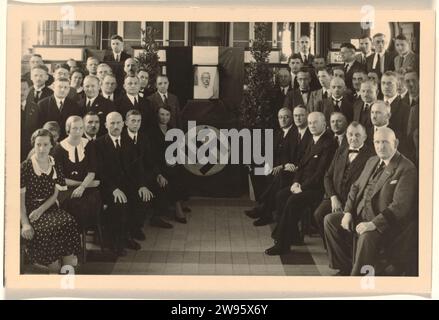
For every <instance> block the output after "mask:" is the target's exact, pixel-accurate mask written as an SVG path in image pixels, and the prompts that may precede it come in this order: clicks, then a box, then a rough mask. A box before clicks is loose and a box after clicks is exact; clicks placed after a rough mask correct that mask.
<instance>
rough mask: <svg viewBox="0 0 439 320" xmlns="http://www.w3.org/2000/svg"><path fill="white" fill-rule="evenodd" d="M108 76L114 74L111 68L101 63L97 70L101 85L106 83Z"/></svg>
mask: <svg viewBox="0 0 439 320" xmlns="http://www.w3.org/2000/svg"><path fill="white" fill-rule="evenodd" d="M108 74H113V71H112V70H111V68H110V66H109V65H108V64H106V63H100V64H99V65H98V67H97V69H96V76H97V77H98V78H99V81H100V83H101V85H102V83H103V82H104V79H105V76H106V75H108Z"/></svg>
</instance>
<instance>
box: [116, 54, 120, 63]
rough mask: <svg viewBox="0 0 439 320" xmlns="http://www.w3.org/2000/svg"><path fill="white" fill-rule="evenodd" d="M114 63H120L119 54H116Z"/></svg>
mask: <svg viewBox="0 0 439 320" xmlns="http://www.w3.org/2000/svg"><path fill="white" fill-rule="evenodd" d="M116 61H117V62H120V58H119V54H116Z"/></svg>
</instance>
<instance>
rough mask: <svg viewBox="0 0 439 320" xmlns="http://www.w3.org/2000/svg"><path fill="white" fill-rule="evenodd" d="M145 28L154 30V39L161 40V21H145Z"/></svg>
mask: <svg viewBox="0 0 439 320" xmlns="http://www.w3.org/2000/svg"><path fill="white" fill-rule="evenodd" d="M146 26H147V27H153V28H154V29H156V30H157V31H158V32H157V35H156V39H160V40H162V39H163V22H162V21H147V22H146Z"/></svg>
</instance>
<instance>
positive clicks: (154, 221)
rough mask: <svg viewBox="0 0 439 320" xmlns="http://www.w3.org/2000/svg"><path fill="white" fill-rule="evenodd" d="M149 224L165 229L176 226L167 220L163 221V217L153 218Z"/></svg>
mask: <svg viewBox="0 0 439 320" xmlns="http://www.w3.org/2000/svg"><path fill="white" fill-rule="evenodd" d="M149 224H150V225H151V226H152V227H158V228H163V229H172V228H173V227H174V226H173V225H172V224H170V223H167V222H166V221H163V220H162V219H161V218H151V220H150V221H149Z"/></svg>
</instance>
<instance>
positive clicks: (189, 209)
mask: <svg viewBox="0 0 439 320" xmlns="http://www.w3.org/2000/svg"><path fill="white" fill-rule="evenodd" d="M182 210H183V212H185V213H188V212H192V210H191V208H189V207H183V208H182Z"/></svg>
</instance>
